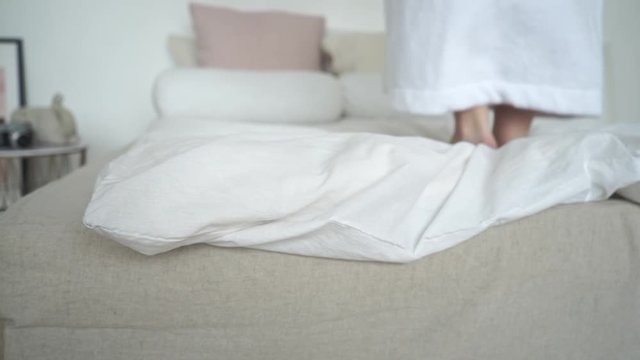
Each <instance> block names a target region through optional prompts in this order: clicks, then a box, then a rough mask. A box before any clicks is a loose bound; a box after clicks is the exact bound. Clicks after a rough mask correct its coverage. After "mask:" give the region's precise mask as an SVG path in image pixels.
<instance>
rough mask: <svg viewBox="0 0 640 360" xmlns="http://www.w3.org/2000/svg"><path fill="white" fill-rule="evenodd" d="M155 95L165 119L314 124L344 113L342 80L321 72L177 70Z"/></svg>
mask: <svg viewBox="0 0 640 360" xmlns="http://www.w3.org/2000/svg"><path fill="white" fill-rule="evenodd" d="M154 97H155V99H154V100H155V103H156V108H157V110H158V114H159V116H160V117H162V118H166V117H180V116H184V117H209V118H213V119H217V120H239V121H256V122H277V123H313V122H328V121H334V120H337V119H339V118H340V115H341V113H342V89H341V87H340V83H339V82H338V80H337V79H336V78H334V77H333V76H331V75H328V74H324V73H319V72H307V71H237V70H218V69H193V68H192V69H174V70H169V71H166V72H164V73H162V74H161V75H159V76H158V78H157V80H156V84H155V89H154Z"/></svg>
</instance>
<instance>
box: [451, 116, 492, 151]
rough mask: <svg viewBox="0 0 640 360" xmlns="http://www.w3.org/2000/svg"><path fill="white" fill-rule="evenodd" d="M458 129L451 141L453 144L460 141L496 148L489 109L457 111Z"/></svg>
mask: <svg viewBox="0 0 640 360" xmlns="http://www.w3.org/2000/svg"><path fill="white" fill-rule="evenodd" d="M454 115H455V119H456V128H455V132H454V134H453V138H452V139H451V142H452V143H457V142H460V141H466V142H470V143H472V144H485V145H487V146H489V147H492V148H496V147H497V144H496V139H495V138H494V137H493V133H492V132H491V126H490V125H489V107H488V106H476V107H473V108H471V109H467V110H463V111H457V112H455V113H454Z"/></svg>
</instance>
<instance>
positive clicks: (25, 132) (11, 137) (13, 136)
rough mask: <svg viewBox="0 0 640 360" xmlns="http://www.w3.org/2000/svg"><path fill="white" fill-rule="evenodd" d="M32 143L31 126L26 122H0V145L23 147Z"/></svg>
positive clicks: (4, 146)
mask: <svg viewBox="0 0 640 360" xmlns="http://www.w3.org/2000/svg"><path fill="white" fill-rule="evenodd" d="M32 143H33V128H32V127H31V125H30V124H28V123H13V124H0V147H3V148H11V149H24V148H28V147H29V146H31V144H32Z"/></svg>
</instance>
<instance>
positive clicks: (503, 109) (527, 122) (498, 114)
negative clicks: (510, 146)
mask: <svg viewBox="0 0 640 360" xmlns="http://www.w3.org/2000/svg"><path fill="white" fill-rule="evenodd" d="M493 113H494V122H493V135H494V136H495V139H496V141H497V143H498V146H502V145H504V144H506V143H508V142H509V141H511V140H515V139H519V138H523V137H527V136H528V135H529V128H530V127H531V122H532V121H533V117H534V116H535V112H534V111H531V110H524V109H518V108H515V107H513V106H510V105H497V106H495V107H494V109H493Z"/></svg>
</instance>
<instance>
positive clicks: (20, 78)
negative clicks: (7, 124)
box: [0, 38, 27, 123]
mask: <svg viewBox="0 0 640 360" xmlns="http://www.w3.org/2000/svg"><path fill="white" fill-rule="evenodd" d="M24 82H25V78H24V61H23V53H22V40H21V39H14V38H0V123H2V122H4V121H8V119H9V117H10V116H11V113H12V112H13V111H14V110H15V109H17V108H19V107H22V106H25V105H27V96H26V88H25V84H24Z"/></svg>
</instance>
